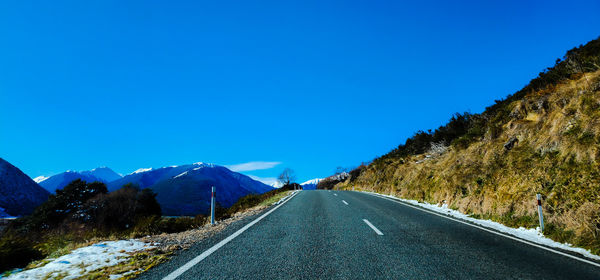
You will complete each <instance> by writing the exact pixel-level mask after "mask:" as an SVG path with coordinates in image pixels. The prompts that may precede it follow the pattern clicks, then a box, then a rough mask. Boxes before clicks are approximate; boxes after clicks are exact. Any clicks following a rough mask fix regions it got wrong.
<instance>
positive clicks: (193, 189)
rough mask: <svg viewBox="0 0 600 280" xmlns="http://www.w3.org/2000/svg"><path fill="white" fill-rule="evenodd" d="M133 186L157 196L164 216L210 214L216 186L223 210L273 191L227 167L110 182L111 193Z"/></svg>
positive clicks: (203, 166) (164, 171)
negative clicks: (255, 194)
mask: <svg viewBox="0 0 600 280" xmlns="http://www.w3.org/2000/svg"><path fill="white" fill-rule="evenodd" d="M130 183H131V184H134V185H137V186H138V187H140V188H142V189H143V188H150V189H152V190H153V191H154V192H156V193H157V197H156V199H157V201H158V203H159V204H160V205H161V208H162V210H163V214H164V215H169V216H178V215H196V214H199V213H202V214H206V213H207V211H208V209H209V206H210V194H211V187H213V186H214V187H216V188H217V202H218V203H219V204H220V205H221V206H223V207H229V206H231V205H233V203H235V202H236V201H237V200H238V199H239V198H240V197H242V196H245V195H248V194H251V193H264V192H267V191H270V190H272V189H273V187H271V186H268V185H266V184H264V183H261V182H259V181H256V180H253V179H252V178H250V177H248V176H246V175H243V174H240V173H237V172H233V171H231V170H229V169H227V168H226V167H223V166H219V165H214V164H209V163H201V162H199V163H193V164H187V165H181V166H174V167H173V166H170V167H162V168H156V169H152V170H146V171H143V172H137V173H132V174H130V175H127V176H125V177H123V178H121V179H119V180H116V181H113V182H110V183H109V184H108V190H109V191H114V190H116V189H119V188H121V187H122V186H123V185H126V184H130Z"/></svg>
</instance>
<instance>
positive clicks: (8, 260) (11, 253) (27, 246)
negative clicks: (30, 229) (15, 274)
mask: <svg viewBox="0 0 600 280" xmlns="http://www.w3.org/2000/svg"><path fill="white" fill-rule="evenodd" d="M42 257H43V256H42V253H41V252H40V251H39V250H37V249H35V248H34V247H33V243H32V242H31V241H30V240H29V239H27V238H26V237H25V236H19V235H15V234H12V233H10V234H5V235H3V236H2V238H1V239H0V272H2V271H5V270H8V269H11V268H15V267H24V266H26V265H27V264H28V263H29V262H31V261H32V260H36V259H40V258H42Z"/></svg>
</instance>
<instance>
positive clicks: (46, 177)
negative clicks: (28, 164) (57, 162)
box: [33, 176, 50, 184]
mask: <svg viewBox="0 0 600 280" xmlns="http://www.w3.org/2000/svg"><path fill="white" fill-rule="evenodd" d="M48 178H50V176H37V177H35V178H33V181H34V182H36V183H38V184H39V183H40V182H42V181H44V180H46V179H48Z"/></svg>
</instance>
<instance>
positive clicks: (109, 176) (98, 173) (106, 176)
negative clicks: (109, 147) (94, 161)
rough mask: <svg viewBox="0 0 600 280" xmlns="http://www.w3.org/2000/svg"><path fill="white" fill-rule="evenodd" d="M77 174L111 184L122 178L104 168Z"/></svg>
mask: <svg viewBox="0 0 600 280" xmlns="http://www.w3.org/2000/svg"><path fill="white" fill-rule="evenodd" d="M79 173H81V174H84V175H91V176H94V177H96V178H98V179H100V180H101V181H102V182H112V181H114V180H118V179H121V178H122V177H123V176H121V175H119V174H118V173H116V172H114V171H113V170H112V169H110V168H108V167H106V166H103V167H98V168H94V169H92V170H90V171H81V172H79Z"/></svg>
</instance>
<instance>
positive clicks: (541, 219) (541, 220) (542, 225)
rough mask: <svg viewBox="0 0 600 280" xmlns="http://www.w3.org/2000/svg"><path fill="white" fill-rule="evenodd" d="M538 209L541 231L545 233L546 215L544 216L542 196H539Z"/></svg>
mask: <svg viewBox="0 0 600 280" xmlns="http://www.w3.org/2000/svg"><path fill="white" fill-rule="evenodd" d="M536 197H537V207H538V216H539V217H540V229H541V230H542V233H543V232H544V214H542V195H541V194H539V193H538V194H537V195H536Z"/></svg>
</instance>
